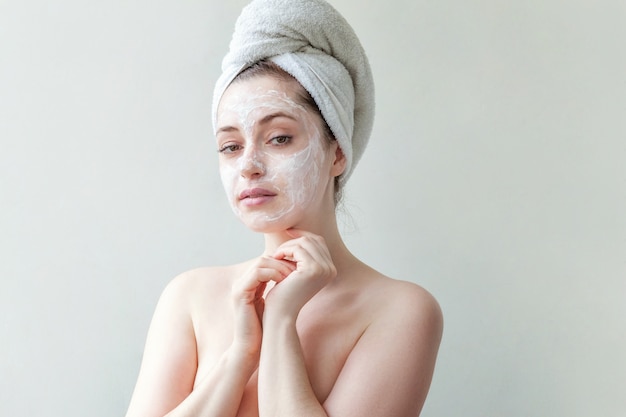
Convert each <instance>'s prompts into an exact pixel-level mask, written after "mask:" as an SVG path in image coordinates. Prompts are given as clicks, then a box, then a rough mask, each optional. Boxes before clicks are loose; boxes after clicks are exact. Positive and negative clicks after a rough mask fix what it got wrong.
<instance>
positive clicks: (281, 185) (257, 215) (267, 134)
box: [218, 82, 326, 230]
mask: <svg viewBox="0 0 626 417" xmlns="http://www.w3.org/2000/svg"><path fill="white" fill-rule="evenodd" d="M245 83H246V82H242V84H235V86H236V87H242V88H235V91H231V92H230V93H231V94H228V93H229V92H228V91H227V93H226V94H225V95H224V97H222V102H221V104H220V108H219V113H218V126H219V125H225V124H227V125H229V126H234V127H236V132H235V133H234V134H233V140H230V139H227V140H221V139H219V137H220V136H219V133H218V140H220V144H219V146H220V148H222V147H224V146H228V145H229V144H231V143H236V144H237V145H240V146H242V149H241V150H238V151H237V153H236V154H233V155H221V156H220V175H221V178H222V184H223V185H224V189H225V191H226V195H227V196H228V199H229V201H230V204H231V207H232V209H233V211H234V212H235V214H236V215H237V216H238V217H239V218H240V219H241V220H242V221H243V222H244V223H245V224H246V225H248V226H249V227H251V228H252V229H253V230H254V229H259V230H260V229H262V228H263V227H264V225H265V226H267V225H271V224H273V223H276V222H278V221H279V220H281V219H284V218H286V216H288V215H289V214H291V213H292V212H294V211H295V210H297V209H299V208H300V209H302V208H306V207H308V206H310V205H311V204H312V203H313V202H314V201H315V200H316V198H320V197H321V196H320V195H319V187H318V186H319V181H320V168H321V166H320V165H321V164H323V162H324V158H325V157H326V155H325V152H326V149H325V146H324V144H323V142H322V141H323V140H325V139H324V138H323V136H322V132H321V130H320V126H319V122H317V120H316V118H315V116H314V114H313V113H311V111H310V110H308V109H307V108H306V107H305V106H303V105H301V104H299V103H297V102H295V101H294V100H293V99H292V98H290V97H289V96H288V95H287V94H286V93H285V92H283V91H277V90H271V89H266V88H262V87H258V88H256V89H253V88H247V89H245V88H243V86H244V85H245ZM231 87H232V86H231ZM274 114H284V115H288V116H289V117H292V118H294V119H295V120H296V121H289V123H291V125H292V126H293V125H294V123H297V124H298V129H297V132H296V131H293V129H291V130H292V131H290V132H285V131H284V129H282V130H281V129H280V128H278V129H273V128H271V127H265V125H262V123H261V120H262V119H263V118H264V117H266V116H268V115H274ZM220 119H221V120H220ZM270 123H272V122H270ZM218 130H219V129H218ZM274 131H276V133H274ZM228 135H230V133H229V134H227V137H228ZM291 135H294V136H293V137H292V138H291V141H293V142H288V143H286V144H285V145H284V147H283V146H281V145H280V144H279V143H278V142H279V141H281V140H285V138H286V137H288V136H291ZM296 136H297V137H296ZM287 140H289V139H287ZM250 172H255V173H256V175H255V176H251V175H250V174H249V173H250ZM252 188H262V189H265V190H269V191H271V192H273V193H276V196H275V197H274V198H273V199H272V201H271V202H269V203H268V204H259V205H254V206H247V205H245V204H243V203H242V201H241V200H240V193H241V192H242V191H244V190H247V189H252Z"/></svg>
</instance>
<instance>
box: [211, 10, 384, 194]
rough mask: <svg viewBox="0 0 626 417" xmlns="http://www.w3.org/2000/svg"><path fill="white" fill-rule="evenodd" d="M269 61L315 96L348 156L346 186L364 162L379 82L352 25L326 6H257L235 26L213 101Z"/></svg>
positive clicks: (214, 114) (214, 116)
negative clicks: (252, 68)
mask: <svg viewBox="0 0 626 417" xmlns="http://www.w3.org/2000/svg"><path fill="white" fill-rule="evenodd" d="M264 59H268V60H270V61H273V62H274V63H275V64H277V65H278V66H279V67H281V68H282V69H283V70H284V71H286V72H287V73H289V74H290V75H292V76H293V77H294V78H295V79H297V80H298V82H300V84H301V85H302V86H303V87H304V88H305V89H306V90H307V91H308V92H309V94H311V97H313V99H314V100H315V102H316V104H317V106H318V107H319V109H320V111H321V112H322V116H323V117H324V119H325V120H326V123H327V124H328V126H329V127H330V129H331V130H332V132H333V134H334V136H335V139H336V140H337V142H338V143H339V146H340V147H341V149H342V151H343V153H344V155H345V156H346V162H347V165H346V170H345V171H344V173H343V174H342V175H341V176H340V178H339V182H340V184H342V185H343V183H345V182H346V181H347V179H348V178H349V177H350V174H351V173H352V171H353V170H354V166H355V165H356V164H357V162H358V161H359V159H360V158H361V156H362V154H363V151H364V150H365V146H366V145H367V142H368V140H369V136H370V133H371V131H372V125H373V121H374V82H373V79H372V73H371V69H370V66H369V62H368V60H367V56H366V55H365V51H364V50H363V47H362V46H361V43H360V42H359V39H358V38H357V36H356V34H355V33H354V30H353V29H352V27H351V26H350V25H349V24H348V22H347V21H346V20H345V19H344V18H343V16H341V15H340V14H339V12H337V11H336V10H335V9H334V8H333V7H332V6H331V5H330V4H328V3H327V2H325V1H322V0H254V1H252V3H250V4H249V5H248V6H246V7H245V8H244V9H243V11H242V12H241V15H240V16H239V18H238V19H237V23H236V24H235V32H234V34H233V38H232V40H231V43H230V50H229V52H228V54H227V55H226V56H225V57H224V60H223V61H222V75H221V76H220V78H219V79H218V81H217V83H216V86H215V93H214V97H213V126H214V128H215V122H216V116H217V107H218V105H219V102H220V99H221V97H222V95H223V94H224V91H225V90H226V88H227V87H228V85H229V84H230V83H231V82H232V80H233V79H234V78H235V77H236V76H237V75H238V74H239V73H240V72H241V71H243V70H244V69H246V68H247V67H249V66H250V65H252V64H254V63H256V62H258V61H261V60H264Z"/></svg>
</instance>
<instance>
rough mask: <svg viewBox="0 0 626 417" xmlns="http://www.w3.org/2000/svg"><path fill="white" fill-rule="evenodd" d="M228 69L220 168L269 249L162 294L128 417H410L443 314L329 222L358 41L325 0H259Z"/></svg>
mask: <svg viewBox="0 0 626 417" xmlns="http://www.w3.org/2000/svg"><path fill="white" fill-rule="evenodd" d="M286 27H287V29H285V28H286ZM287 32H288V33H289V34H288V35H285V33H287ZM294 33H297V34H296V35H294ZM277 39H278V40H277ZM294 39H295V40H294ZM252 46H253V47H252ZM223 68H224V74H223V75H222V77H221V78H220V80H218V83H217V87H216V94H215V100H214V125H215V131H216V138H217V147H218V151H219V163H220V174H221V177H222V181H223V183H224V188H225V190H226V193H227V196H228V198H229V200H230V203H231V206H232V208H233V210H234V212H235V213H236V215H237V216H238V217H239V218H240V219H241V221H243V222H244V224H246V225H247V226H248V227H249V228H250V229H252V230H254V231H256V232H260V233H263V234H264V236H265V249H264V251H263V254H262V255H261V256H259V257H258V258H255V259H252V260H249V261H247V262H243V263H241V264H238V265H232V266H226V267H213V268H203V269H199V270H194V271H190V272H187V273H185V274H182V275H181V276H179V277H177V278H176V279H174V280H173V281H172V282H171V283H170V284H169V285H168V287H167V288H166V289H165V291H164V292H163V294H162V296H161V299H160V300H159V303H158V306H157V309H156V311H155V314H154V318H153V321H152V324H151V327H150V331H149V334H148V339H147V342H146V349H145V353H144V359H143V363H142V366H141V371H140V375H139V379H138V381H137V386H136V388H135V392H134V394H133V398H132V401H131V404H130V407H129V410H128V414H127V416H128V417H131V416H163V415H168V416H218V417H227V416H242V417H243V416H246V417H247V416H289V417H294V416H341V417H346V416H359V417H362V416H369V417H373V416H381V417H394V416H397V417H401V416H402V417H405V416H406V417H408V416H417V415H419V413H420V410H421V408H422V405H423V403H424V400H425V398H426V394H427V392H428V388H429V385H430V381H431V378H432V373H433V369H434V365H435V359H436V355H437V350H438V347H439V342H440V338H441V331H442V318H441V312H440V310H439V307H438V305H437V303H436V301H435V300H434V299H433V297H432V296H431V295H430V294H429V293H428V292H426V291H425V290H424V289H422V288H421V287H419V286H417V285H415V284H412V283H409V282H404V281H398V280H393V279H391V278H388V277H385V276H384V275H382V274H381V273H379V272H377V271H375V270H373V269H372V268H370V267H368V266H367V265H365V264H364V263H362V262H361V261H359V260H358V259H357V258H356V257H355V256H354V255H352V254H351V253H350V251H349V250H348V249H347V247H346V246H345V245H344V243H343V241H342V239H341V236H340V234H339V231H338V228H337V223H336V217H335V207H336V204H337V200H338V198H339V193H340V191H341V187H342V186H343V184H344V183H345V181H346V179H347V178H348V176H349V175H350V173H351V171H352V169H353V168H354V165H355V164H356V161H358V158H359V157H360V155H361V153H362V151H363V148H364V146H365V143H366V141H367V137H368V136H369V132H370V129H371V123H372V118H373V85H372V83H371V75H370V72H369V66H368V64H367V59H366V58H365V55H364V53H363V51H362V48H361V46H360V44H359V43H358V39H357V38H356V36H355V35H354V33H353V32H352V29H351V28H350V27H349V25H347V23H346V22H345V20H343V18H341V16H339V15H338V13H337V12H336V11H335V10H334V9H333V8H332V7H330V6H329V5H328V4H327V3H325V2H323V1H320V0H300V1H294V0H260V1H254V2H253V3H251V4H250V5H249V6H248V7H247V8H246V9H244V11H243V13H242V15H241V16H240V18H239V20H238V24H237V27H236V30H235V35H234V37H233V42H232V43H231V49H230V52H229V55H227V57H226V58H225V60H224V65H223Z"/></svg>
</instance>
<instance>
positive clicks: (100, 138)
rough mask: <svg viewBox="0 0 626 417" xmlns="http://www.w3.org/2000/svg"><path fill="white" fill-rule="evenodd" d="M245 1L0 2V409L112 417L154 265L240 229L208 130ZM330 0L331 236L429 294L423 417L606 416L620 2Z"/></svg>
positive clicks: (614, 385)
mask: <svg viewBox="0 0 626 417" xmlns="http://www.w3.org/2000/svg"><path fill="white" fill-rule="evenodd" d="M245 3H246V2H245V1H240V0H238V1H229V2H225V1H212V0H210V1H209V0H207V1H202V2H201V1H191V0H189V1H173V0H171V1H162V0H156V1H126V0H124V1H122V0H110V1H107V2H104V1H101V2H96V1H87V2H86V1H78V0H59V1H56V2H49V1H43V0H32V1H18V0H0V140H1V149H0V187H1V189H0V190H1V194H0V198H1V206H0V210H1V211H0V233H1V234H0V235H1V240H0V250H1V253H2V258H1V262H0V278H1V280H2V281H1V287H0V339H1V341H0V415H2V416H31V417H32V416H59V417H61V416H63V417H72V416H76V417H78V416H80V417H84V416H103V417H104V416H115V415H122V414H123V413H124V412H125V409H126V406H127V404H128V401H129V398H130V395H131V392H132V388H133V385H134V382H135V378H136V376H137V372H138V367H139V362H140V359H141V354H142V349H143V343H144V338H145V335H146V331H147V328H148V324H149V320H150V317H151V315H152V312H153V309H154V306H155V303H156V301H157V298H158V295H159V294H160V292H161V290H162V289H163V287H164V285H165V284H166V283H167V282H168V281H169V280H170V279H172V278H173V277H174V276H175V275H177V274H179V273H181V272H183V271H185V270H188V269H191V268H194V267H197V266H202V265H211V264H225V263H231V262H236V261H239V260H242V259H245V258H248V257H252V256H255V255H256V254H258V253H259V252H260V251H261V243H262V242H261V239H260V237H259V236H257V235H254V234H252V233H251V232H248V231H247V230H246V229H245V228H243V226H241V225H240V224H239V223H238V222H237V220H236V219H235V218H234V216H233V215H232V213H231V212H230V209H229V207H228V204H227V202H226V200H225V197H224V195H223V191H222V189H221V184H220V182H219V178H218V174H217V166H216V154H215V146H214V139H213V137H212V133H211V126H210V101H211V94H212V87H213V82H214V81H215V79H216V78H217V76H218V73H219V63H220V61H221V57H222V56H223V55H224V53H225V52H226V49H227V45H228V41H229V39H230V35H231V31H232V28H233V25H234V21H235V18H236V16H237V15H238V13H239V11H240V8H241V6H242V5H243V4H245ZM333 4H334V5H335V6H336V7H337V8H338V9H339V10H340V11H341V12H342V13H343V14H344V15H345V16H346V17H347V18H348V20H349V21H350V22H351V23H352V24H353V26H354V27H355V29H356V31H357V33H358V34H359V36H360V37H361V38H362V41H363V44H364V46H365V48H366V50H367V51H368V53H369V56H370V59H371V63H372V66H373V71H374V75H375V79H376V81H377V94H378V113H377V119H376V123H375V129H374V132H373V135H372V140H371V145H370V147H369V149H368V150H367V152H366V154H365V157H364V158H363V160H362V162H361V164H360V165H359V166H358V167H357V170H356V172H355V174H354V176H353V178H352V179H351V180H350V182H349V183H348V190H347V200H346V207H345V212H346V213H345V214H342V216H341V217H342V223H343V226H342V227H343V230H344V235H345V238H346V240H347V242H348V244H349V246H350V247H351V248H352V249H353V251H354V252H355V253H356V254H357V255H358V256H360V257H361V258H362V259H364V260H365V261H366V262H368V263H370V264H371V265H372V266H374V267H376V268H378V269H379V270H381V271H383V272H384V273H386V274H388V275H391V276H393V277H396V278H401V279H406V280H411V281H414V282H417V283H419V284H421V285H423V286H424V287H426V288H427V289H429V290H430V291H431V292H432V293H433V294H434V295H435V296H436V297H437V298H438V300H439V301H440V303H441V306H442V308H443V311H444V314H445V321H446V327H445V333H444V338H443V342H442V346H441V351H440V355H439V360H438V364H437V369H436V374H435V377H434V380H433V385H432V389H431V392H430V396H429V398H428V400H427V402H426V406H425V408H424V412H423V415H424V416H442V417H449V416H464V417H467V416H476V417H479V416H480V417H485V416H512V417H516V416H519V417H528V416H541V417H544V416H563V417H577V416H594V417H595V416H603V417H617V416H626V399H625V397H624V395H623V393H624V392H625V390H626V358H625V353H624V352H626V302H625V299H626V215H625V213H626V168H625V163H626V145H625V143H626V117H624V113H625V109H626V81H625V80H626V78H625V74H626V41H625V40H626V23H625V22H626V19H625V18H626V6H625V3H624V2H623V1H608V0H602V1H592V0H587V1H558V0H547V1H546V0H542V1H539V0H534V1H521V0H515V1H510V2H501V1H484V0H483V1H479V0H476V1H467V0H464V1H460V0H440V1H434V2H425V1H414V0H411V1H396V2H395V3H393V4H391V3H390V2H388V1H384V2H383V1H371V2H363V1H356V0H335V1H333ZM391 302H392V301H391Z"/></svg>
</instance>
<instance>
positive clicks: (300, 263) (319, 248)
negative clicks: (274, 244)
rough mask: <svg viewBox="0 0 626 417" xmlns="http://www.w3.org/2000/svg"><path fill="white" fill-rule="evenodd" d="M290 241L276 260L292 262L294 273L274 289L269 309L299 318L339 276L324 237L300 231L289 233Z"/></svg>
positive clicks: (270, 295)
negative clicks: (303, 309) (317, 296)
mask: <svg viewBox="0 0 626 417" xmlns="http://www.w3.org/2000/svg"><path fill="white" fill-rule="evenodd" d="M287 233H288V234H289V236H291V237H293V238H294V239H292V240H289V241H287V242H285V243H283V244H282V245H280V246H279V247H278V249H277V250H276V253H275V254H274V258H275V259H276V260H281V261H283V262H286V261H289V262H290V263H292V265H293V266H294V268H295V269H294V271H293V272H291V273H290V274H289V276H287V277H285V278H283V279H282V280H279V281H276V282H277V284H276V286H275V287H274V288H272V289H271V290H270V291H269V293H268V294H267V297H266V302H267V308H268V309H270V308H271V309H272V311H278V314H279V315H280V316H283V315H288V316H290V317H293V318H295V317H297V315H298V313H299V312H300V310H301V309H302V307H303V306H304V305H305V304H306V303H307V302H308V301H309V300H310V299H311V298H313V296H314V295H315V294H317V293H318V292H319V291H320V290H321V289H322V288H324V287H325V286H326V284H328V283H329V282H330V281H331V280H332V279H333V278H335V276H336V275H337V269H336V268H335V265H334V263H333V260H332V258H331V256H330V252H329V251H328V247H327V246H326V242H325V241H324V238H322V237H321V236H317V235H315V234H313V233H310V232H305V231H303V230H299V229H289V230H287Z"/></svg>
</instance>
